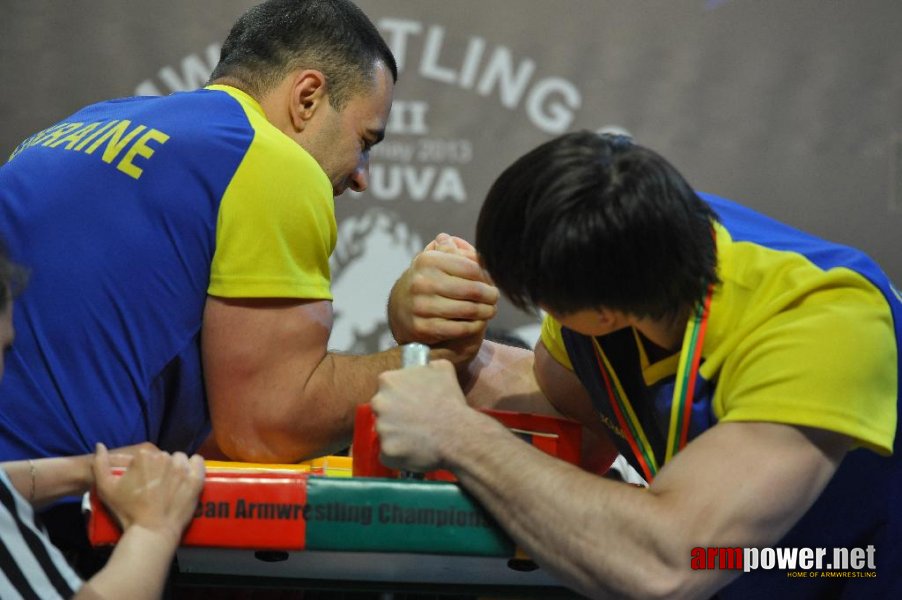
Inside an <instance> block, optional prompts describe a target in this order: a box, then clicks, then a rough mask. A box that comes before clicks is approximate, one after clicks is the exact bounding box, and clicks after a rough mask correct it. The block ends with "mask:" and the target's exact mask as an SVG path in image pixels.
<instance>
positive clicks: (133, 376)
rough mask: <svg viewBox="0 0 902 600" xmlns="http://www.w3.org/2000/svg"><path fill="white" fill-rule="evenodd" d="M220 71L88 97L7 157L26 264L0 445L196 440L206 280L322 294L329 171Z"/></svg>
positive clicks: (5, 454) (0, 175)
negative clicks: (208, 83)
mask: <svg viewBox="0 0 902 600" xmlns="http://www.w3.org/2000/svg"><path fill="white" fill-rule="evenodd" d="M214 88H215V89H205V90H198V91H195V92H188V93H179V94H173V95H171V96H168V97H163V98H129V99H122V100H114V101H109V102H104V103H101V104H97V105H93V106H90V107H87V108H85V109H83V110H81V111H79V112H78V113H76V114H74V115H72V116H71V117H69V118H67V119H65V120H64V121H62V122H61V123H59V124H57V125H55V126H53V127H51V128H49V129H47V130H44V131H42V132H40V133H38V134H36V135H34V136H32V137H31V138H29V139H28V140H26V141H25V142H23V143H22V144H21V145H20V146H19V148H17V149H16V151H15V152H14V153H13V155H12V157H11V158H10V160H9V162H7V164H6V165H4V166H3V167H2V169H0V236H2V237H3V238H5V240H6V241H7V243H8V245H9V247H10V254H11V258H12V259H13V260H14V261H16V262H18V263H20V264H22V265H24V266H25V267H27V268H29V269H30V271H31V275H30V279H29V282H28V285H27V287H26V288H25V290H24V292H23V294H22V295H21V296H20V297H19V298H18V299H17V300H16V303H15V307H14V326H15V328H16V339H15V343H14V346H13V349H12V350H11V352H10V354H9V355H8V357H7V361H6V376H5V377H4V379H3V381H2V382H0V460H9V459H15V458H25V457H36V456H54V455H74V454H82V453H86V452H92V451H93V449H94V445H95V443H96V442H98V441H102V442H104V443H105V444H107V446H109V447H111V448H112V447H117V446H122V445H128V444H133V443H137V442H141V441H151V442H154V443H156V444H157V445H159V446H160V447H161V448H163V449H165V450H169V451H174V450H183V451H192V450H194V449H196V448H197V446H198V445H199V444H200V443H201V442H202V441H203V440H204V438H205V436H206V435H207V434H208V431H209V422H208V421H209V419H208V414H207V408H206V404H205V397H204V384H203V377H202V371H201V355H200V347H199V339H200V337H199V336H200V330H201V324H202V316H203V310H204V304H205V301H206V298H207V294H208V293H210V294H215V295H219V296H227V297H261V296H267V297H302V298H317V299H328V298H329V297H330V296H329V274H328V256H329V253H330V252H331V249H332V246H333V245H334V238H335V222H334V211H333V205H332V190H331V184H330V183H329V181H328V178H327V177H326V175H325V173H323V171H322V169H321V168H320V167H319V165H318V164H317V163H316V162H315V161H314V160H313V159H312V157H310V155H309V154H307V153H306V152H305V151H303V150H302V149H301V148H300V147H299V146H298V145H297V144H296V143H294V142H292V141H291V140H290V139H289V138H288V137H287V136H284V135H283V134H282V133H281V132H279V131H278V130H276V129H275V128H274V127H273V126H272V125H271V124H270V123H269V122H268V121H267V120H266V119H265V116H264V114H263V112H262V110H261V109H260V107H259V105H258V104H257V103H256V102H254V101H253V99H251V98H250V97H249V96H247V95H245V94H243V93H242V92H240V91H238V90H235V89H233V88H226V87H224V86H214ZM286 215H289V216H288V217H286ZM286 240H287V241H286Z"/></svg>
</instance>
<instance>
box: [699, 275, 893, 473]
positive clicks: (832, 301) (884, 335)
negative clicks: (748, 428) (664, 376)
mask: <svg viewBox="0 0 902 600" xmlns="http://www.w3.org/2000/svg"><path fill="white" fill-rule="evenodd" d="M896 353H897V348H896V341H895V336H894V333H893V321H892V314H891V313H890V310H889V307H888V306H887V304H886V300H885V299H884V298H883V296H882V295H881V294H880V293H879V292H878V291H877V290H876V289H874V288H873V287H871V286H870V284H868V283H862V285H860V286H858V287H854V288H852V287H838V288H830V289H825V290H820V291H818V292H817V293H816V294H813V295H812V296H809V297H807V298H804V299H800V300H798V304H797V305H795V306H793V307H792V308H790V309H788V310H784V311H783V312H780V313H778V314H776V315H774V316H772V317H770V318H769V319H768V320H767V321H766V322H765V323H764V324H762V325H761V326H759V327H757V328H756V329H755V330H754V331H753V332H752V333H750V334H749V335H748V336H747V337H746V338H745V339H743V340H742V341H741V342H740V343H739V344H738V345H737V346H736V349H735V350H734V351H733V352H731V353H730V356H729V357H728V358H727V359H726V361H725V362H724V365H723V368H722V370H721V372H720V375H719V381H718V384H717V391H716V393H715V398H714V412H715V415H716V416H717V417H718V419H719V420H721V421H770V422H777V423H786V424H792V425H801V426H808V427H816V428H819V429H827V430H831V431H836V432H839V433H843V434H845V435H848V436H850V437H851V438H853V439H854V440H855V442H856V444H857V445H859V446H864V447H867V448H870V449H872V450H874V451H876V452H878V453H880V454H884V455H889V454H892V447H893V438H894V433H895V427H896V394H897V385H898V381H897V379H898V373H897V372H896Z"/></svg>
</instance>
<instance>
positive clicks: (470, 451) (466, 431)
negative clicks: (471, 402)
mask: <svg viewBox="0 0 902 600" xmlns="http://www.w3.org/2000/svg"><path fill="white" fill-rule="evenodd" d="M462 408H463V410H462V411H461V412H460V414H459V415H457V418H455V419H449V420H448V421H450V422H451V423H448V425H447V426H446V427H445V428H444V429H445V432H443V433H445V435H441V437H440V441H439V444H438V453H439V460H440V461H441V463H442V465H443V467H444V468H446V469H448V470H451V471H457V470H458V469H465V468H466V466H467V465H468V464H471V463H474V462H479V461H481V460H482V453H483V452H485V451H487V449H490V448H491V446H492V445H491V443H487V441H488V440H492V439H494V437H495V436H497V435H503V434H505V433H507V429H506V428H505V427H504V426H503V425H501V423H499V422H498V421H497V420H495V419H493V418H492V417H490V416H488V415H486V414H485V413H483V412H480V411H478V410H476V409H474V408H471V407H469V406H466V405H464V406H463V407H462Z"/></svg>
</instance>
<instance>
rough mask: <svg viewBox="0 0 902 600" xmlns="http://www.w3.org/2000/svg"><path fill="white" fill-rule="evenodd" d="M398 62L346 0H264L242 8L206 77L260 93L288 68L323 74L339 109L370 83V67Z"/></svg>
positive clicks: (393, 69)
mask: <svg viewBox="0 0 902 600" xmlns="http://www.w3.org/2000/svg"><path fill="white" fill-rule="evenodd" d="M380 60H381V61H382V62H384V63H385V65H386V67H387V68H388V69H389V70H390V71H391V74H392V78H393V79H394V80H397V78H398V67H397V65H396V64H395V58H394V56H393V55H392V52H391V50H390V49H389V47H388V45H387V44H386V43H385V40H384V39H383V38H382V36H381V35H380V34H379V31H378V30H377V29H376V26H375V25H373V23H372V22H371V21H370V20H369V18H368V17H367V16H366V15H365V14H364V13H363V11H361V10H360V9H359V8H358V7H357V6H356V5H355V4H354V3H352V2H349V1H348V0H268V1H267V2H263V3H262V4H259V5H257V6H254V7H253V8H251V9H250V10H248V11H247V12H246V13H244V14H243V15H242V16H241V17H240V18H239V19H238V21H237V22H236V23H235V25H233V26H232V30H231V31H230V32H229V35H228V37H227V38H226V40H225V42H224V43H223V45H222V51H221V53H220V56H219V64H218V65H216V68H215V69H214V70H213V74H212V75H211V76H210V81H211V82H212V81H215V80H217V79H222V78H225V77H230V78H235V79H237V80H238V81H240V82H241V83H242V84H243V85H244V86H245V87H246V88H247V89H246V91H247V92H248V93H250V94H251V95H253V96H257V97H259V96H261V95H263V94H265V93H266V92H267V91H269V90H270V89H272V88H273V87H274V86H275V85H276V84H278V83H279V82H280V81H281V80H282V78H283V77H285V75H286V74H287V73H288V72H289V71H290V70H292V69H297V68H311V69H317V70H319V71H322V72H323V74H324V75H325V76H326V84H327V86H328V90H329V102H330V104H331V105H332V106H333V107H335V108H336V110H341V109H342V108H343V107H344V105H345V104H346V103H347V101H348V100H350V99H351V98H353V97H354V96H356V95H358V94H360V93H362V92H364V91H366V90H367V89H368V87H369V86H370V85H372V83H373V81H374V80H373V67H374V65H375V63H376V62H377V61H380Z"/></svg>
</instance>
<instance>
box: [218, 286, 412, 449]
mask: <svg viewBox="0 0 902 600" xmlns="http://www.w3.org/2000/svg"><path fill="white" fill-rule="evenodd" d="M331 330H332V305H331V303H330V302H327V301H298V300H293V299H244V300H229V299H223V298H217V297H214V296H210V297H208V299H207V304H206V308H205V310H204V325H203V331H202V342H201V343H202V353H203V361H204V379H205V382H206V386H207V399H208V402H209V406H210V416H211V419H212V422H213V434H214V436H215V438H216V442H217V444H218V446H219V448H220V449H221V450H222V451H223V452H224V453H225V454H226V455H227V456H229V457H230V458H232V459H234V460H249V461H266V462H294V461H298V460H301V459H304V458H307V457H311V456H315V455H321V454H327V453H329V452H330V451H335V450H338V449H340V448H342V447H343V446H346V445H347V444H348V443H349V442H350V437H351V433H352V429H353V422H354V410H355V407H356V406H357V404H360V403H361V402H366V401H368V400H369V399H370V398H371V397H372V395H373V393H375V391H376V375H377V374H378V373H380V372H382V371H384V370H386V369H394V368H397V367H398V366H399V365H400V357H399V354H398V351H397V349H394V350H390V351H386V352H382V353H378V354H372V355H367V356H345V355H341V354H335V353H332V352H328V351H327V344H328V341H329V334H330V332H331Z"/></svg>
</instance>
